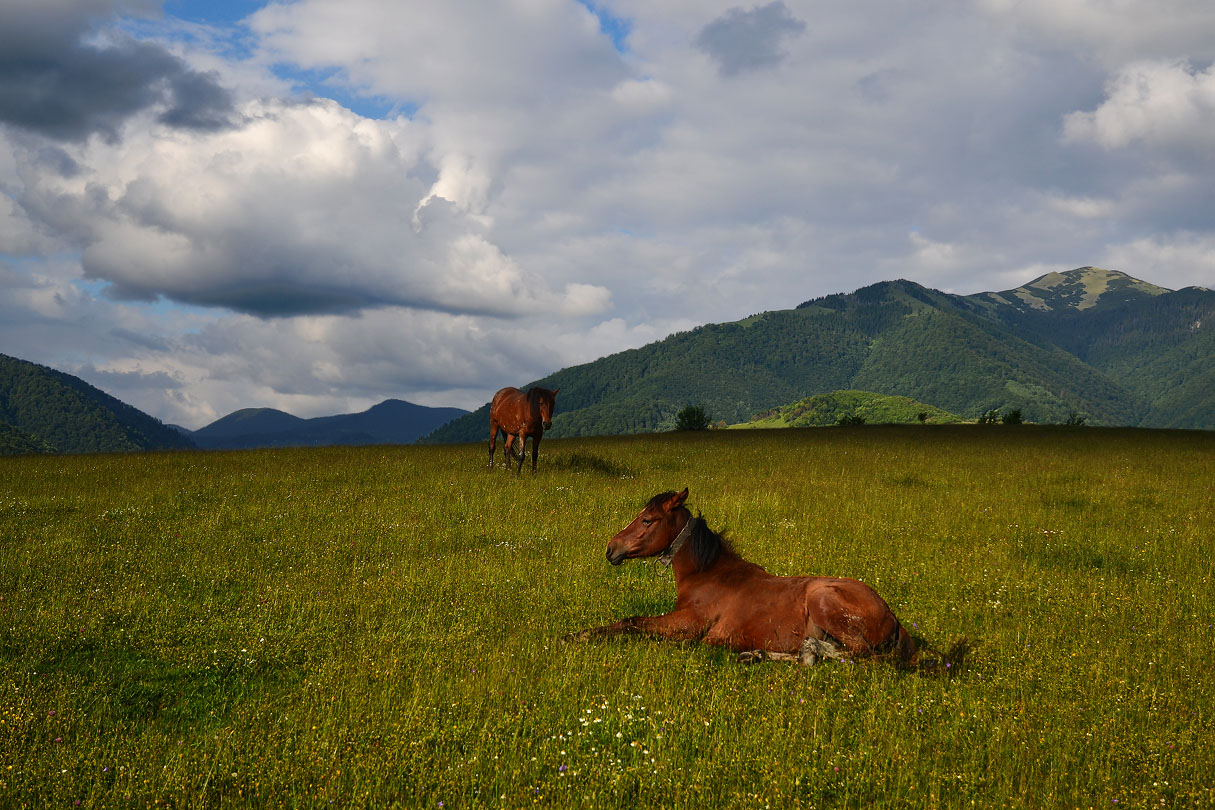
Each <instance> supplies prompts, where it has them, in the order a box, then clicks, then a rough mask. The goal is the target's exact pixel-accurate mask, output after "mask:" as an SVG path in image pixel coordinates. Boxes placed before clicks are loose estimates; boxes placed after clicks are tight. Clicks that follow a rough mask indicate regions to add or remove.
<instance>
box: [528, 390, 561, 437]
mask: <svg viewBox="0 0 1215 810" xmlns="http://www.w3.org/2000/svg"><path fill="white" fill-rule="evenodd" d="M560 390H561V389H560V388H554V389H553V390H552V391H550V390H548V389H547V388H533V389H532V391H535V392H536V399H537V400H539V405H540V421H541V422H542V423H543V424H544V429H545V430H552V429H553V411H555V410H556V409H557V392H558V391H560ZM528 393H531V391H529V392H528Z"/></svg>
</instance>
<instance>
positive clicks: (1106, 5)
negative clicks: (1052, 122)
mask: <svg viewBox="0 0 1215 810" xmlns="http://www.w3.org/2000/svg"><path fill="white" fill-rule="evenodd" d="M977 6H978V8H980V9H982V10H984V11H985V12H986V13H988V14H991V15H992V16H994V17H995V18H996V19H998V20H1000V21H1001V22H1003V23H1012V24H1014V25H1016V26H1019V27H1020V29H1021V30H1022V31H1024V32H1025V34H1026V35H1027V45H1028V46H1029V47H1033V46H1034V45H1038V46H1039V47H1040V46H1041V45H1042V44H1047V45H1049V46H1051V47H1055V48H1061V49H1064V48H1065V49H1069V50H1081V51H1082V52H1083V51H1087V52H1091V53H1093V54H1094V55H1096V56H1097V57H1099V58H1101V59H1102V60H1103V61H1105V62H1106V64H1107V65H1110V66H1117V65H1120V64H1122V63H1125V62H1128V61H1133V60H1137V59H1159V58H1176V57H1178V56H1183V57H1188V58H1192V59H1199V60H1210V59H1215V6H1212V4H1211V3H1209V2H1207V0H1117V1H1116V2H1109V0H977Z"/></svg>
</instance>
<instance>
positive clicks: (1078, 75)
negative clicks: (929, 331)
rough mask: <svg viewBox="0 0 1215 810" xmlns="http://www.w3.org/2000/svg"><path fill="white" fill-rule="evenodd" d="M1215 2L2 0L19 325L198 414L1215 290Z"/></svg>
mask: <svg viewBox="0 0 1215 810" xmlns="http://www.w3.org/2000/svg"><path fill="white" fill-rule="evenodd" d="M1213 62H1215V3H1211V2H1210V0H1117V1H1116V2H1110V0H915V2H911V1H910V0H849V2H841V0H806V1H805V2H802V1H801V0H776V1H775V2H768V3H764V2H760V3H758V4H754V5H749V4H746V3H744V4H742V5H739V4H737V3H736V2H732V1H731V0H725V1H724V2H716V0H694V1H693V0H664V1H663V2H658V3H655V2H653V0H594V2H591V1H590V0H587V1H585V2H577V1H576V0H496V1H495V2H492V3H490V2H484V0H481V1H480V2H477V1H474V0H444V2H440V3H435V2H410V1H408V0H296V2H260V1H259V0H223V1H222V2H204V1H203V0H0V353H4V354H8V355H12V356H15V357H19V358H21V359H24V360H30V361H33V362H37V363H42V364H44V365H48V366H51V367H53V368H56V369H59V370H62V371H66V372H68V373H71V374H75V375H77V376H80V377H82V378H83V379H85V380H86V381H88V382H90V383H92V384H93V385H96V386H98V387H99V388H101V389H103V390H105V391H106V392H108V393H110V394H112V395H114V396H116V397H118V398H119V399H121V400H123V401H125V402H128V403H130V404H132V405H134V406H136V407H138V408H140V409H141V410H144V411H145V412H147V413H150V414H152V415H153V416H156V417H158V418H160V419H162V420H164V421H165V422H170V423H174V424H179V425H182V426H185V427H188V428H192V429H193V428H199V427H202V426H203V425H206V424H208V423H210V422H211V421H213V420H215V419H217V418H219V417H221V416H224V415H226V414H228V413H230V412H232V411H234V410H237V409H239V408H247V407H273V408H279V409H281V410H285V411H287V412H289V413H293V414H295V415H297V416H303V417H309V416H317V415H323V414H333V413H348V412H355V411H360V410H363V409H365V408H367V407H370V406H371V405H373V404H376V403H378V402H380V401H382V400H384V399H387V398H390V397H395V398H400V399H407V400H409V401H411V402H416V403H419V404H423V405H434V406H437V405H453V406H458V407H464V408H469V409H472V408H475V407H477V406H479V405H481V404H482V403H484V402H486V401H488V399H489V398H490V396H492V393H493V392H494V391H495V390H497V389H498V388H500V387H502V386H506V385H523V384H525V383H527V382H530V381H531V380H534V379H538V378H540V377H542V376H544V375H546V374H548V373H551V372H553V371H556V370H558V369H560V368H564V367H568V366H571V365H576V364H579V363H585V362H589V361H591V360H594V359H597V358H599V357H602V356H604V355H606V354H610V353H612V352H616V351H620V350H623V349H626V348H634V347H638V346H641V345H644V344H646V343H649V342H651V341H654V340H657V339H661V338H662V337H665V336H666V335H668V334H670V333H672V332H675V331H680V330H686V329H689V328H691V327H693V326H696V325H698V324H702V323H710V322H721V321H731V320H738V319H741V318H745V317H747V316H749V315H752V314H755V313H758V312H762V311H766V310H773V309H787V308H790V307H794V306H796V305H797V304H799V303H801V302H802V301H806V300H808V299H811V298H814V297H818V296H822V295H828V294H832V293H837V292H851V291H852V290H855V289H857V288H859V287H862V286H865V285H867V284H871V283H874V282H877V281H882V280H890V279H896V278H905V279H910V280H912V281H915V282H918V283H920V284H923V285H925V286H929V287H935V288H937V289H943V290H947V291H951V292H957V293H974V292H981V291H986V290H1005V289H1010V288H1012V287H1016V286H1019V285H1021V284H1024V283H1025V282H1027V281H1030V280H1032V279H1034V278H1036V277H1037V276H1039V275H1042V274H1044V273H1047V272H1050V271H1057V270H1069V269H1072V268H1075V267H1081V266H1085V265H1096V266H1100V267H1105V268H1108V269H1111V270H1118V271H1121V272H1125V273H1129V274H1130V275H1132V276H1135V277H1137V278H1141V279H1144V280H1146V281H1150V282H1152V283H1155V284H1158V285H1161V286H1164V287H1168V288H1171V289H1177V288H1181V287H1185V286H1189V285H1199V286H1204V287H1215V65H1213Z"/></svg>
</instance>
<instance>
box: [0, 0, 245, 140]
mask: <svg viewBox="0 0 1215 810" xmlns="http://www.w3.org/2000/svg"><path fill="white" fill-rule="evenodd" d="M91 20H92V18H91V17H89V16H84V15H78V16H75V17H72V16H71V15H67V16H56V15H53V14H43V15H39V14H38V13H37V12H36V11H31V9H28V8H27V9H9V10H5V11H0V30H2V31H3V33H0V123H4V124H8V125H10V126H13V127H16V128H18V129H21V130H25V131H28V132H34V133H38V134H41V135H45V136H47V137H50V138H54V139H56V140H59V141H80V140H83V139H85V138H87V137H89V136H90V135H93V134H100V135H102V136H103V137H105V138H107V139H108V140H114V139H115V138H117V136H118V130H119V128H120V127H121V125H122V123H123V121H125V120H126V119H127V118H128V117H130V116H131V115H133V114H135V113H138V112H140V111H141V110H145V109H147V108H149V107H153V106H155V105H162V106H164V107H165V112H164V113H163V114H162V115H161V116H160V120H161V121H162V122H163V123H165V124H168V125H170V126H174V127H180V128H188V129H214V128H217V127H221V126H224V125H225V124H226V123H227V121H228V119H229V116H230V115H231V113H232V98H231V95H230V94H229V92H228V91H227V89H225V88H224V87H223V86H222V85H221V84H220V83H219V80H218V77H217V76H216V75H215V74H212V73H201V72H199V71H196V70H193V69H191V68H190V67H189V65H187V64H186V63H185V62H184V61H182V60H181V59H180V58H179V57H177V56H175V55H174V54H172V53H170V52H169V51H168V50H166V49H165V48H164V47H163V46H161V45H158V44H156V43H152V42H143V41H138V40H135V39H132V38H129V37H126V38H119V39H117V40H114V41H111V42H109V43H108V44H104V45H102V44H93V43H91V42H89V41H88V33H89V25H90V24H91Z"/></svg>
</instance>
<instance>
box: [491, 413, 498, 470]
mask: <svg viewBox="0 0 1215 810" xmlns="http://www.w3.org/2000/svg"><path fill="white" fill-rule="evenodd" d="M497 446H498V423H497V422H490V423H489V468H490V469H491V470H492V469H493V467H494V449H495V448H496V447H497Z"/></svg>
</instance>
